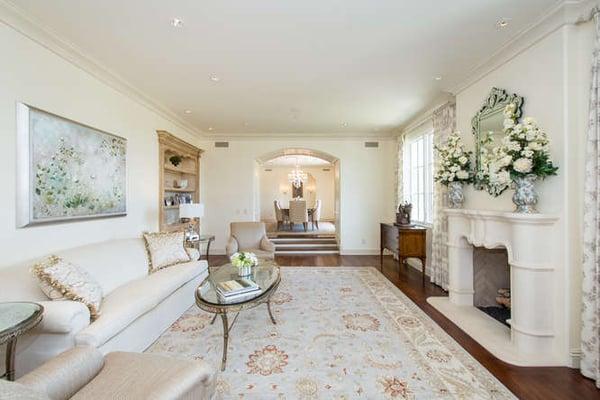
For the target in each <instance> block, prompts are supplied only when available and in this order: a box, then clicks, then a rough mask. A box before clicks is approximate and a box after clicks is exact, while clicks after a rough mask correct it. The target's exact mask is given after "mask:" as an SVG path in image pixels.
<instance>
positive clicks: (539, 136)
mask: <svg viewBox="0 0 600 400" xmlns="http://www.w3.org/2000/svg"><path fill="white" fill-rule="evenodd" d="M515 109H516V106H515V105H514V104H509V105H507V106H506V108H505V110H504V117H505V120H504V131H505V136H504V138H503V139H502V145H501V146H499V147H495V148H494V149H493V152H492V156H491V157H489V158H487V159H486V160H484V165H486V166H487V173H486V179H487V185H488V188H489V189H488V192H490V194H492V195H494V196H498V195H500V194H501V193H502V192H504V191H505V190H506V189H508V188H509V187H510V185H511V183H512V186H513V187H514V188H515V190H516V191H515V194H514V195H513V198H512V199H513V203H514V204H515V205H516V209H515V212H518V213H536V212H537V210H536V204H537V201H538V196H537V193H536V191H535V181H536V180H537V179H538V178H541V179H544V178H545V177H547V176H551V175H556V171H558V167H556V166H555V165H554V164H553V163H552V160H551V159H550V153H549V150H548V147H549V144H550V140H549V139H548V136H547V135H546V132H544V131H543V130H542V129H541V128H540V127H539V126H538V124H537V122H536V120H535V119H533V118H531V117H527V118H525V119H523V123H517V122H518V121H517V117H516V114H515Z"/></svg>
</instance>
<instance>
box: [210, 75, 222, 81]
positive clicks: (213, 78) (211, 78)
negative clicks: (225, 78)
mask: <svg viewBox="0 0 600 400" xmlns="http://www.w3.org/2000/svg"><path fill="white" fill-rule="evenodd" d="M208 79H210V80H211V81H213V82H219V81H220V80H221V78H219V77H218V76H216V75H211V76H209V77H208Z"/></svg>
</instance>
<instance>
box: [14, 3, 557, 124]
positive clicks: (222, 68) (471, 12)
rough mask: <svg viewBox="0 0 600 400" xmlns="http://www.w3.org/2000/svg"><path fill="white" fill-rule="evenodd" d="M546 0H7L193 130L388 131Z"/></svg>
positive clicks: (518, 28) (531, 16) (444, 88)
mask: <svg viewBox="0 0 600 400" xmlns="http://www.w3.org/2000/svg"><path fill="white" fill-rule="evenodd" d="M555 3H556V0H526V1H523V0H451V1H450V0H420V1H403V0H377V1H375V0H303V1H298V0H254V1H252V0H228V1H207V0H169V1H165V0H127V1H123V0H85V1H84V0H52V1H47V0H18V1H16V0H14V4H15V5H16V7H18V8H19V9H20V10H22V11H23V12H24V13H25V14H26V15H28V16H29V17H31V18H32V19H33V20H36V21H38V22H39V23H40V24H41V25H43V26H44V27H45V28H47V29H49V30H51V31H53V32H54V33H56V34H57V35H58V36H59V37H61V38H62V39H64V40H66V41H67V42H70V43H71V44H73V45H74V46H75V47H76V48H79V49H80V50H82V52H83V53H85V55H86V56H88V57H90V58H92V59H93V60H95V61H96V62H97V63H98V64H100V65H101V66H103V67H105V68H106V69H108V70H110V71H112V72H113V73H114V74H116V75H118V76H119V77H121V78H123V79H124V80H125V81H127V82H128V83H130V84H131V85H132V86H134V87H135V88H137V89H138V90H139V91H141V92H142V93H144V94H145V95H146V96H148V97H150V98H152V99H154V100H155V101H156V102H157V103H159V104H161V105H163V106H164V107H166V108H168V109H170V110H171V111H173V112H175V113H176V114H178V115H179V116H181V117H182V118H184V119H185V120H187V121H188V122H189V123H191V124H193V125H194V126H196V127H197V128H198V129H199V130H201V131H204V132H206V133H207V134H223V133H240V134H243V133H248V134H250V135H251V134H257V133H277V134H298V133H310V134H328V135H331V134H340V135H345V134H350V133H372V134H382V133H384V132H388V131H390V130H391V129H393V128H397V127H398V126H401V125H402V124H403V123H405V122H406V121H408V120H409V119H410V118H411V117H413V116H414V115H415V114H416V113H418V112H419V111H421V110H422V109H423V108H425V107H427V106H429V105H431V104H432V103H433V102H434V101H435V100H436V99H437V98H439V97H440V96H442V95H443V93H444V91H447V90H449V88H452V87H453V86H454V85H456V84H457V83H459V82H461V81H462V80H464V79H466V78H467V77H468V74H469V72H470V71H471V70H472V69H473V68H474V67H475V66H476V65H478V64H480V63H482V62H483V61H485V60H486V59H487V58H488V57H489V56H490V55H492V54H493V53H494V52H495V51H496V50H498V49H499V48H500V47H501V46H502V45H503V44H505V43H506V42H508V41H509V40H510V39H511V38H512V37H514V36H515V35H516V34H517V33H518V32H519V31H521V30H522V29H524V28H525V27H527V26H528V25H529V24H531V23H533V22H535V21H536V20H537V19H538V18H539V17H540V16H541V15H542V14H543V13H544V11H546V10H548V9H549V8H550V7H551V6H553V5H554V4H555ZM173 17H177V18H180V19H181V20H183V26H182V27H180V28H174V27H172V26H171V24H170V20H171V19H172V18H173ZM501 17H504V18H509V19H510V24H509V25H508V27H506V28H505V29H498V28H497V26H496V22H497V21H498V19H500V18H501ZM211 75H216V76H218V77H219V78H220V81H219V82H213V81H211V80H210V79H209V77H210V76H211ZM436 76H441V77H442V78H443V79H442V80H441V81H437V80H435V79H434V77H436ZM185 110H190V111H191V113H189V114H186V113H185ZM209 128H211V130H209Z"/></svg>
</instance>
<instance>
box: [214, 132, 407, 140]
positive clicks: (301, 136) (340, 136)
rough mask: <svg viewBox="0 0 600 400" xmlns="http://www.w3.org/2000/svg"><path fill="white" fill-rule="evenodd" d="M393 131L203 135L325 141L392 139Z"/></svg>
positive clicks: (241, 138) (217, 138) (218, 137)
mask: <svg viewBox="0 0 600 400" xmlns="http://www.w3.org/2000/svg"><path fill="white" fill-rule="evenodd" d="M395 137H396V135H395V134H394V133H393V132H387V133H373V134H370V133H364V132H355V133H213V134H211V135H204V138H205V139H208V140H215V141H236V140H240V141H241V140H325V141H340V140H348V141H356V140H380V141H386V140H394V139H395Z"/></svg>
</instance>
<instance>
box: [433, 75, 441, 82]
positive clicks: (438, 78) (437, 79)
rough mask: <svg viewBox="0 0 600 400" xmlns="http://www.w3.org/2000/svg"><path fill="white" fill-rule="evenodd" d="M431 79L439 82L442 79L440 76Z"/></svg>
mask: <svg viewBox="0 0 600 400" xmlns="http://www.w3.org/2000/svg"><path fill="white" fill-rule="evenodd" d="M433 79H435V80H436V81H441V80H442V77H441V76H440V75H438V76H436V77H434V78H433Z"/></svg>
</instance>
